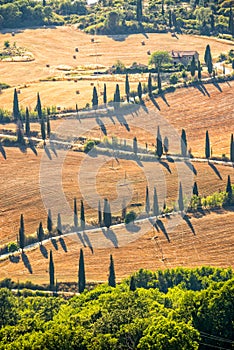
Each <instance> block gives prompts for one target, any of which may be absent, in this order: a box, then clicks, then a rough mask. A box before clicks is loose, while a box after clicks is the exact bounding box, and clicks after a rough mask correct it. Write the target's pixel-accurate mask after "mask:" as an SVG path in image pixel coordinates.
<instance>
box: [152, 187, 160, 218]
mask: <svg viewBox="0 0 234 350" xmlns="http://www.w3.org/2000/svg"><path fill="white" fill-rule="evenodd" d="M153 214H154V216H156V217H157V216H158V215H159V205H158V195H157V191H156V187H154V198H153Z"/></svg>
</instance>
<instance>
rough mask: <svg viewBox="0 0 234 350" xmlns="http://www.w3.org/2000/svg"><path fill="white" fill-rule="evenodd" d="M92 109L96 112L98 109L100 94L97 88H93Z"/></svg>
mask: <svg viewBox="0 0 234 350" xmlns="http://www.w3.org/2000/svg"><path fill="white" fill-rule="evenodd" d="M92 107H93V108H94V109H95V110H96V109H97V107H98V94H97V89H96V86H94V87H93V98H92Z"/></svg>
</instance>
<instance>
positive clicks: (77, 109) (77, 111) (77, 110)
mask: <svg viewBox="0 0 234 350" xmlns="http://www.w3.org/2000/svg"><path fill="white" fill-rule="evenodd" d="M76 113H77V114H78V113H79V108H78V103H76Z"/></svg>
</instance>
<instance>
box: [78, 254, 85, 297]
mask: <svg viewBox="0 0 234 350" xmlns="http://www.w3.org/2000/svg"><path fill="white" fill-rule="evenodd" d="M85 285H86V281H85V266H84V254H83V250H82V248H81V249H80V258H79V269H78V292H79V293H82V292H83V291H84V290H85Z"/></svg>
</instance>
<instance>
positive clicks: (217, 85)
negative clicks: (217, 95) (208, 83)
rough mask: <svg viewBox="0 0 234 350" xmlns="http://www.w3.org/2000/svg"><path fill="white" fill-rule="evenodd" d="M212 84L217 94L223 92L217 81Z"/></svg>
mask: <svg viewBox="0 0 234 350" xmlns="http://www.w3.org/2000/svg"><path fill="white" fill-rule="evenodd" d="M212 84H213V85H214V86H215V87H216V89H217V90H219V92H223V90H222V89H221V87H220V85H219V84H218V82H217V81H212Z"/></svg>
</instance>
